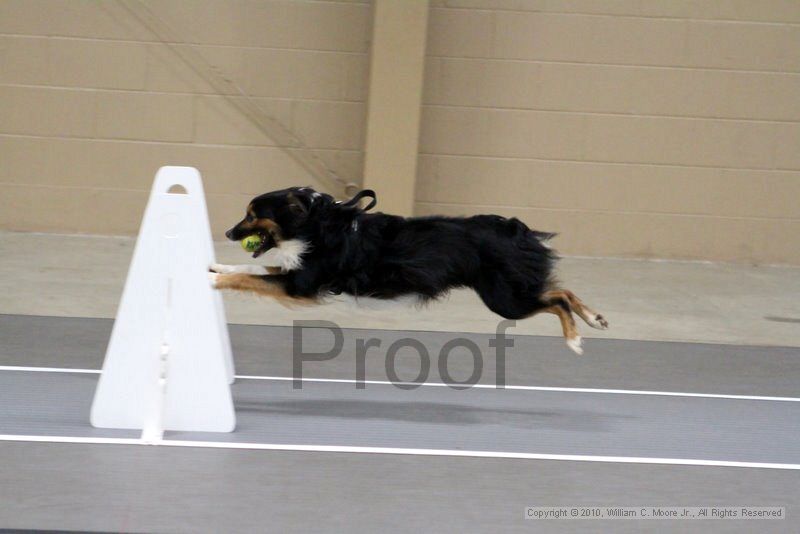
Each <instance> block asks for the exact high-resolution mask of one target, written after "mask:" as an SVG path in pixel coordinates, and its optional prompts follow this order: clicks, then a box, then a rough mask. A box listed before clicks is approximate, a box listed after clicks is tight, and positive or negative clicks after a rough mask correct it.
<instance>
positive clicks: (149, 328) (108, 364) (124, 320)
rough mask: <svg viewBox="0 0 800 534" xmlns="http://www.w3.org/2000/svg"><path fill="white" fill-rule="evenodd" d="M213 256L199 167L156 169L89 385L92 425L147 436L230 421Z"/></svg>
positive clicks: (228, 359)
mask: <svg viewBox="0 0 800 534" xmlns="http://www.w3.org/2000/svg"><path fill="white" fill-rule="evenodd" d="M177 186H180V187H181V188H183V190H184V191H185V194H184V193H182V192H174V189H175V188H176V187H177ZM214 261H215V259H214V245H213V242H212V239H211V228H210V225H209V221H208V212H207V210H206V201H205V194H204V192H203V183H202V181H201V179H200V173H199V172H198V171H197V169H194V168H192V167H162V168H161V169H159V171H158V173H157V174H156V178H155V182H154V183H153V188H152V190H151V192H150V199H149V200H148V203H147V208H146V209H145V213H144V218H143V220H142V225H141V228H140V229H139V237H138V239H137V240H136V248H135V249H134V253H133V260H132V261H131V265H130V269H129V271H128V278H127V280H126V282H125V289H124V291H123V294H122V300H121V301H120V305H119V309H118V311H117V317H116V321H115V322H114V328H113V330H112V333H111V340H110V342H109V344H108V349H107V351H106V357H105V363H104V364H103V372H102V374H101V376H100V381H99V383H98V385H97V390H96V391H95V397H94V402H93V404H92V411H91V423H92V425H93V426H95V427H102V428H124V429H142V438H143V439H145V440H148V441H151V442H158V441H159V440H161V438H162V436H163V433H164V431H165V430H181V431H200V432H231V431H232V430H233V429H234V427H235V426H236V415H235V413H234V408H233V400H232V398H231V391H230V385H229V384H230V383H232V382H233V377H234V368H233V358H232V353H231V345H230V339H229V337H228V327H227V323H226V321H225V310H224V308H223V305H222V297H221V296H220V294H219V292H216V291H214V290H213V289H212V288H211V286H210V284H209V281H208V274H207V273H208V266H209V265H210V264H211V263H213V262H214Z"/></svg>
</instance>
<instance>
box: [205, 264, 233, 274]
mask: <svg viewBox="0 0 800 534" xmlns="http://www.w3.org/2000/svg"><path fill="white" fill-rule="evenodd" d="M208 270H209V272H212V273H220V274H224V273H229V272H231V266H230V265H224V264H222V263H212V264H211V265H209V266H208Z"/></svg>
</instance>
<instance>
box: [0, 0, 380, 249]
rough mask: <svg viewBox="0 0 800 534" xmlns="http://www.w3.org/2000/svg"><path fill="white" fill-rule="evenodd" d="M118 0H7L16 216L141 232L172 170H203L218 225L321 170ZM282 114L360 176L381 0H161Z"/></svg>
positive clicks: (2, 143) (182, 26) (4, 135)
mask: <svg viewBox="0 0 800 534" xmlns="http://www.w3.org/2000/svg"><path fill="white" fill-rule="evenodd" d="M122 5H123V4H121V3H120V2H117V1H116V0H106V1H103V0H98V1H84V0H0V228H5V229H12V230H36V231H56V232H86V233H105V234H132V233H135V232H136V231H137V229H138V225H139V222H140V217H141V213H142V211H143V209H144V203H145V201H146V198H147V192H148V190H149V187H150V184H151V182H152V179H153V176H154V173H155V171H156V170H157V168H158V167H159V166H161V165H166V164H177V165H193V166H196V167H198V168H199V169H200V170H201V172H202V173H203V178H204V182H205V186H206V192H207V193H208V204H209V210H210V215H211V220H212V224H213V226H214V231H215V232H216V233H217V235H219V232H220V231H221V230H222V229H223V228H225V227H226V226H229V225H230V223H232V222H234V221H235V220H236V218H241V216H242V214H243V212H244V207H245V205H246V202H247V201H248V200H249V199H250V198H251V197H252V196H253V195H255V194H258V193H262V192H264V191H268V190H271V189H276V188H279V187H285V186H288V185H297V184H300V185H308V184H314V181H313V179H312V178H311V177H310V176H309V174H308V172H307V171H305V170H304V169H303V168H302V167H301V166H299V165H298V164H297V163H296V162H295V161H294V160H292V159H291V158H290V157H288V156H287V154H286V153H285V152H284V151H282V150H280V149H278V148H275V147H274V146H272V145H274V142H272V141H271V140H270V139H269V138H267V137H266V136H265V135H264V134H263V133H262V132H261V131H260V130H259V129H258V128H256V127H255V126H254V125H253V124H252V123H251V122H250V121H248V120H247V119H246V118H245V117H243V116H242V114H241V113H239V112H238V111H236V109H235V108H234V107H233V106H232V105H231V104H230V102H229V101H228V100H226V99H225V98H224V97H222V96H218V95H216V94H215V92H214V90H213V88H212V87H211V86H210V85H209V84H207V83H205V82H204V81H203V80H202V79H201V78H200V77H198V75H197V74H196V73H194V72H193V71H192V70H191V69H190V68H189V67H188V66H187V65H186V64H185V63H184V62H183V61H182V60H181V59H180V56H179V55H177V54H175V53H174V52H172V51H171V50H170V49H169V48H168V47H167V46H165V45H164V44H162V43H160V42H159V41H158V38H157V37H156V36H155V35H154V34H153V33H152V32H151V31H148V29H147V27H146V26H143V25H142V24H141V23H139V22H137V20H136V18H134V17H132V16H131V14H130V13H129V12H126V11H125V10H124V9H123V8H122ZM146 5H147V6H149V8H150V9H151V10H152V11H153V12H154V13H155V14H157V16H158V17H159V18H160V19H161V20H163V21H165V22H166V23H167V25H168V26H169V27H170V28H171V29H172V30H174V31H175V32H176V33H177V34H179V35H181V36H182V38H183V39H185V40H186V41H188V42H191V43H196V44H199V45H201V46H198V50H199V51H200V53H201V54H202V55H203V57H205V58H206V59H207V61H208V62H209V63H212V64H214V65H218V66H220V67H221V69H222V70H223V72H224V73H225V74H226V75H228V76H230V77H231V78H232V79H233V80H234V81H235V82H236V83H237V84H238V85H240V86H241V87H242V89H243V90H244V91H245V92H246V93H247V94H250V95H252V96H253V97H255V101H256V102H257V104H258V105H259V106H262V107H263V109H265V110H267V111H268V112H269V113H270V114H271V115H273V116H275V117H277V118H278V119H279V120H281V121H282V122H283V123H284V124H285V125H286V126H287V127H288V128H289V129H290V130H291V131H293V132H294V133H295V134H296V135H297V136H298V137H300V138H301V139H302V140H303V141H304V142H305V143H306V144H307V145H308V146H309V147H312V148H313V149H315V150H314V152H313V153H314V154H315V155H316V156H318V157H319V158H321V159H322V160H323V161H325V162H327V166H328V167H330V168H331V169H332V170H333V171H335V172H337V173H338V174H339V175H340V176H341V177H342V178H344V179H345V180H347V181H360V176H361V168H362V162H363V149H362V147H363V137H364V115H365V109H364V108H365V104H364V103H365V98H366V86H367V71H368V60H369V57H368V42H369V38H370V29H371V6H370V5H369V3H366V2H357V1H355V2H342V1H317V0H314V1H303V0H284V1H281V0H266V1H259V2H251V1H243V0H225V1H223V0H202V1H194V0H152V1H149V2H147V4H146Z"/></svg>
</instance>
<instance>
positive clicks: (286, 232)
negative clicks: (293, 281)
mask: <svg viewBox="0 0 800 534" xmlns="http://www.w3.org/2000/svg"><path fill="white" fill-rule="evenodd" d="M332 203H333V197H332V196H330V195H327V194H325V193H319V192H317V191H314V190H313V189H312V188H310V187H290V188H289V189H281V190H280V191H273V192H271V193H265V194H263V195H260V196H257V197H256V198H254V199H253V200H252V201H251V202H250V204H249V205H248V206H247V213H246V214H245V217H244V219H242V220H241V221H239V222H238V223H237V224H236V226H234V227H233V228H231V229H230V230H228V231H227V232H225V236H226V237H227V238H228V239H230V240H232V241H240V240H242V239H244V238H245V237H247V236H250V235H254V234H255V235H258V236H259V237H260V238H261V246H260V247H259V248H258V249H257V250H256V251H255V252H253V257H254V258H257V257H259V256H260V255H261V254H263V253H264V252H266V251H267V250H269V249H271V248H272V247H275V246H278V245H280V243H281V241H284V240H289V239H294V238H296V237H298V236H299V234H300V233H301V232H302V229H303V227H304V225H305V224H307V222H308V219H309V216H310V215H311V213H312V212H313V211H314V210H315V209H317V208H318V207H321V206H324V205H330V204H332Z"/></svg>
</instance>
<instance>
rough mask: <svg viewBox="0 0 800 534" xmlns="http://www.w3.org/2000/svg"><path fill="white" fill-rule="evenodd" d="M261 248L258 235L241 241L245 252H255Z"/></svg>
mask: <svg viewBox="0 0 800 534" xmlns="http://www.w3.org/2000/svg"><path fill="white" fill-rule="evenodd" d="M260 246H261V236H259V235H255V234H253V235H249V236H247V237H245V238H244V239H242V248H243V249H245V250H246V251H247V252H255V251H256V250H258V247H260Z"/></svg>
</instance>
